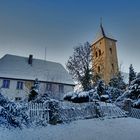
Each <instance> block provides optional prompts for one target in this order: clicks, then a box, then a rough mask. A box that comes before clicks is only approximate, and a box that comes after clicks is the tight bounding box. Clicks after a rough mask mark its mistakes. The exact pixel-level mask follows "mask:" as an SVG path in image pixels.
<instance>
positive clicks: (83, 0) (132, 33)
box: [0, 0, 140, 72]
mask: <svg viewBox="0 0 140 140" xmlns="http://www.w3.org/2000/svg"><path fill="white" fill-rule="evenodd" d="M100 17H102V19H103V26H104V29H105V31H106V32H108V33H110V34H111V35H112V36H113V37H114V38H115V39H117V40H118V42H117V51H118V58H119V64H122V70H123V71H125V72H127V71H128V67H129V65H130V64H131V63H132V64H133V67H134V69H135V71H137V72H140V0H0V57H2V56H3V55H5V54H7V53H9V54H16V55H22V56H28V55H29V54H33V55H34V57H35V58H41V59H44V58H45V48H46V59H47V60H51V61H56V62H60V63H62V64H63V65H65V63H66V62H67V60H68V58H69V56H70V55H72V53H73V47H75V46H77V45H78V44H79V43H84V42H86V41H89V42H90V43H92V42H93V41H94V39H95V37H96V34H97V31H98V28H99V24H100Z"/></svg>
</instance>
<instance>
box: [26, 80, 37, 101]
mask: <svg viewBox="0 0 140 140" xmlns="http://www.w3.org/2000/svg"><path fill="white" fill-rule="evenodd" d="M38 93H39V81H38V79H37V78H36V79H35V81H34V85H33V86H32V87H31V91H30V94H29V98H28V101H31V100H34V99H36V97H37V95H38Z"/></svg>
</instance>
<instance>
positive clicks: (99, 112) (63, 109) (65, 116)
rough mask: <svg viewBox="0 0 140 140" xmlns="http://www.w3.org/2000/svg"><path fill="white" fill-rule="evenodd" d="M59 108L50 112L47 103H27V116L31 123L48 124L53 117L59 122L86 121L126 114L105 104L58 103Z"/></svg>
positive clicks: (111, 105) (114, 106)
mask: <svg viewBox="0 0 140 140" xmlns="http://www.w3.org/2000/svg"><path fill="white" fill-rule="evenodd" d="M58 105H59V108H58V109H57V110H55V111H54V112H52V111H53V110H52V109H51V110H49V107H50V105H49V102H48V103H47V104H43V103H29V104H28V115H29V117H30V120H31V121H32V122H39V121H40V120H41V121H43V122H45V123H48V122H50V120H51V118H52V113H53V115H54V116H53V117H56V119H58V120H59V121H62V122H64V121H71V120H78V119H88V118H95V117H104V116H107V117H125V116H126V114H125V112H124V111H122V110H121V109H120V108H119V107H117V106H116V105H114V104H110V103H108V104H106V103H96V102H89V103H80V104H78V103H71V102H59V103H58Z"/></svg>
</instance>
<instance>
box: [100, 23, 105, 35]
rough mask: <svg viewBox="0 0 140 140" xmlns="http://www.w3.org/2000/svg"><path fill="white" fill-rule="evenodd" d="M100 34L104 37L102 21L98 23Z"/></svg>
mask: <svg viewBox="0 0 140 140" xmlns="http://www.w3.org/2000/svg"><path fill="white" fill-rule="evenodd" d="M100 34H101V35H102V36H103V37H105V31H104V28H103V25H102V23H100Z"/></svg>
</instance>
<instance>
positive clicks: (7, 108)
mask: <svg viewBox="0 0 140 140" xmlns="http://www.w3.org/2000/svg"><path fill="white" fill-rule="evenodd" d="M26 109H27V108H26V106H24V105H23V104H22V105H21V104H20V103H14V102H11V101H9V100H8V99H6V98H5V97H4V96H3V95H2V94H1V93H0V118H1V120H2V121H3V123H2V122H1V125H4V126H6V127H11V126H13V127H20V128H21V127H22V126H23V125H24V126H27V125H28V124H29V120H28V116H27V115H26Z"/></svg>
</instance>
